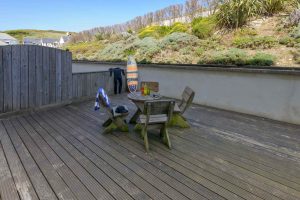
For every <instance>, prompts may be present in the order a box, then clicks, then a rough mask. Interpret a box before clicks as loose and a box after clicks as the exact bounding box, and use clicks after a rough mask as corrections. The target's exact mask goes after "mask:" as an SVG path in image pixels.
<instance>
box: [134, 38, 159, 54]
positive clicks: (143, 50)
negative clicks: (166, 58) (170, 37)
mask: <svg viewBox="0 0 300 200" xmlns="http://www.w3.org/2000/svg"><path fill="white" fill-rule="evenodd" d="M133 46H134V48H135V49H137V54H138V56H139V57H143V56H144V57H146V58H152V57H153V56H154V55H155V54H157V53H159V52H160V50H161V48H160V46H159V42H158V40H156V39H155V38H153V37H146V38H144V39H142V40H136V41H135V42H134V43H133Z"/></svg>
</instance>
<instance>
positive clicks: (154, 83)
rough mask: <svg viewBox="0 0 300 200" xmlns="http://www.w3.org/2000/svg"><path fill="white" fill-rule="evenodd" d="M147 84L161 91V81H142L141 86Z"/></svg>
mask: <svg viewBox="0 0 300 200" xmlns="http://www.w3.org/2000/svg"><path fill="white" fill-rule="evenodd" d="M145 84H147V87H148V88H149V89H150V90H151V91H153V92H159V83H158V82H150V81H142V82H141V87H143V86H144V85H145Z"/></svg>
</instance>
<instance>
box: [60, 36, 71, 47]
mask: <svg viewBox="0 0 300 200" xmlns="http://www.w3.org/2000/svg"><path fill="white" fill-rule="evenodd" d="M69 41H70V36H62V37H60V39H59V45H60V46H63V45H64V44H66V43H67V42H69Z"/></svg>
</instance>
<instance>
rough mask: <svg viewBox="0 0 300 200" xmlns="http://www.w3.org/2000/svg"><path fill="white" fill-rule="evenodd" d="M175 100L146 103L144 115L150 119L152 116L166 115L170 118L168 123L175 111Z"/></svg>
mask: <svg viewBox="0 0 300 200" xmlns="http://www.w3.org/2000/svg"><path fill="white" fill-rule="evenodd" d="M174 106H175V101H174V100H155V101H146V102H145V104H144V111H143V114H144V115H146V116H147V118H149V116H150V115H162V114H165V115H167V117H168V121H169V120H170V119H171V117H172V115H173V111H174Z"/></svg>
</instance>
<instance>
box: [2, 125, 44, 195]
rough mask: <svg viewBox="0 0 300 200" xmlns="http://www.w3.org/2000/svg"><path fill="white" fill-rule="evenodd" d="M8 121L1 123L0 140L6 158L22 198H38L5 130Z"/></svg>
mask: <svg viewBox="0 0 300 200" xmlns="http://www.w3.org/2000/svg"><path fill="white" fill-rule="evenodd" d="M6 123H7V121H6V120H4V121H3V124H2V122H1V123H0V140H1V143H2V147H3V150H4V153H5V155H6V159H7V162H8V165H9V168H10V170H11V173H12V176H13V179H14V181H15V184H16V187H17V190H18V194H19V195H20V198H21V199H33V200H37V199H38V196H37V194H36V191H35V190H34V187H33V185H32V183H31V181H30V179H29V177H28V176H27V174H26V171H25V169H24V167H23V165H22V162H21V160H20V159H19V156H18V154H17V152H16V151H15V149H14V147H13V144H12V142H11V140H10V138H9V136H8V133H7V132H6V130H5V127H4V125H5V124H6Z"/></svg>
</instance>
